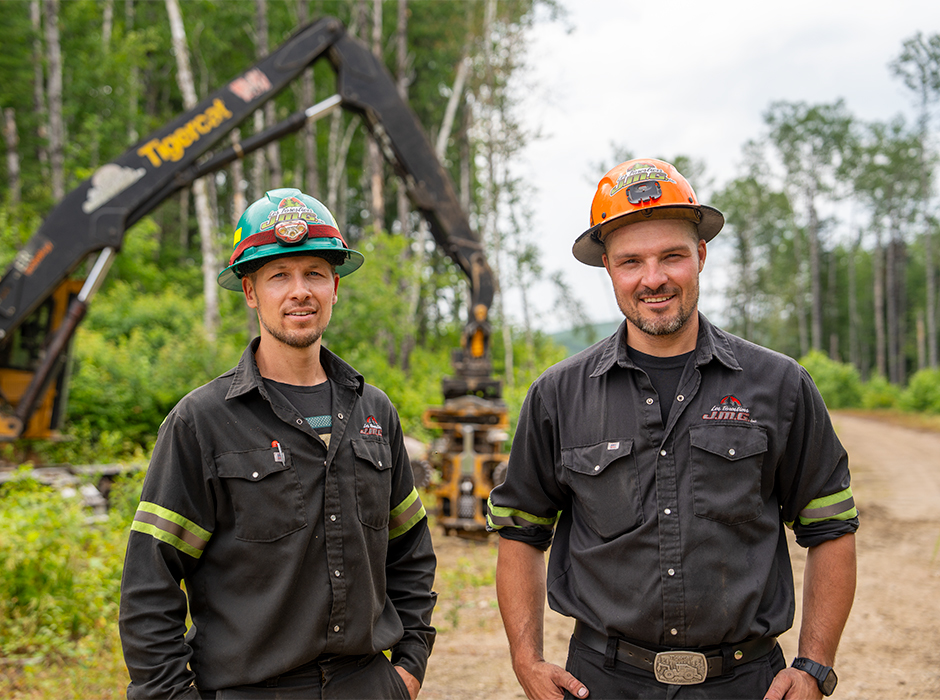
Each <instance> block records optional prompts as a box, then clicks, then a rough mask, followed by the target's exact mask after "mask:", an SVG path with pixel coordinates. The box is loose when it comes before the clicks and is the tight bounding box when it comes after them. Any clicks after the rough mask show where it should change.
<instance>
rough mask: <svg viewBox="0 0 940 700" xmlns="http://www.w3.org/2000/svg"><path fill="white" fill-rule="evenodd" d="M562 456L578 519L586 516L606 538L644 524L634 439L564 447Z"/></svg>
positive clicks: (575, 516) (590, 525) (589, 523)
mask: <svg viewBox="0 0 940 700" xmlns="http://www.w3.org/2000/svg"><path fill="white" fill-rule="evenodd" d="M561 457H562V460H563V463H564V466H565V476H566V478H567V480H568V484H569V485H570V487H571V492H572V501H573V506H574V513H573V515H574V518H575V520H577V519H578V518H579V517H580V518H583V519H584V521H585V523H586V524H587V525H588V526H589V527H590V528H591V529H593V530H594V531H595V532H597V533H598V534H599V535H600V536H601V537H603V538H605V539H612V538H614V537H617V536H619V535H622V534H624V533H626V532H629V531H630V530H633V529H634V528H636V527H638V526H639V525H641V524H642V522H643V511H642V509H641V507H640V493H639V485H638V474H637V467H636V458H635V457H634V455H633V440H613V441H606V442H601V443H598V444H596V445H585V446H579V447H567V448H562V450H561Z"/></svg>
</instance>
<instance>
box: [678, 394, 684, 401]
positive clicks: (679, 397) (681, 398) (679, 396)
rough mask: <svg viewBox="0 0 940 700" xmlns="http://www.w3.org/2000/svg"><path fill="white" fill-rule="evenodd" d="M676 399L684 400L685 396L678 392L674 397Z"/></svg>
mask: <svg viewBox="0 0 940 700" xmlns="http://www.w3.org/2000/svg"><path fill="white" fill-rule="evenodd" d="M676 401H685V397H684V396H683V395H682V394H679V395H678V396H677V397H676Z"/></svg>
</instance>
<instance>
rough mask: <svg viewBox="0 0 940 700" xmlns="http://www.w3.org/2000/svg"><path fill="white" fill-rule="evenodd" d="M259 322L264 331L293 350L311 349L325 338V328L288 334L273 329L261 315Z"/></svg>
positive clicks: (278, 329)
mask: <svg viewBox="0 0 940 700" xmlns="http://www.w3.org/2000/svg"><path fill="white" fill-rule="evenodd" d="M258 320H259V321H260V323H261V325H262V326H263V327H264V329H265V330H266V331H267V332H268V334H269V335H271V336H272V337H273V338H274V339H275V340H279V341H281V342H282V343H284V344H285V345H287V346H289V347H292V348H309V347H310V346H311V345H313V344H314V343H316V342H317V341H318V340H320V338H321V337H322V336H323V330H324V328H325V327H324V328H320V327H317V328H311V329H310V330H306V331H293V332H287V331H285V330H283V329H280V328H272V327H271V326H269V325H268V324H267V322H265V320H264V317H263V316H262V315H261V314H260V313H259V314H258Z"/></svg>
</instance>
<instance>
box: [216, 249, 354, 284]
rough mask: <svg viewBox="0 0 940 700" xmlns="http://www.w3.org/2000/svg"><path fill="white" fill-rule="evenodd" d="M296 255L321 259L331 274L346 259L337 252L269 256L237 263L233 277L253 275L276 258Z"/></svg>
mask: <svg viewBox="0 0 940 700" xmlns="http://www.w3.org/2000/svg"><path fill="white" fill-rule="evenodd" d="M298 255H312V256H313V257H316V258H323V259H324V260H326V262H327V263H328V264H329V266H330V268H332V270H333V272H336V268H337V267H339V266H340V265H342V264H343V263H344V262H346V258H347V257H348V256H347V254H346V253H343V252H340V251H338V250H324V251H322V252H321V251H313V250H297V251H294V252H290V253H284V254H283V255H269V256H267V257H264V258H255V259H254V260H246V261H245V262H243V263H239V264H238V265H237V266H236V267H235V275H236V276H237V277H238V278H239V279H241V278H242V277H247V276H249V275H253V274H255V273H256V272H257V271H258V270H260V269H261V268H262V267H264V266H265V265H267V264H268V263H269V262H271V261H272V260H277V259H278V258H292V257H296V256H298Z"/></svg>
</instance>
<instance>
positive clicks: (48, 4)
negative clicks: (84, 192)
mask: <svg viewBox="0 0 940 700" xmlns="http://www.w3.org/2000/svg"><path fill="white" fill-rule="evenodd" d="M43 11H44V15H45V17H44V19H45V38H46V56H47V59H48V65H49V76H48V85H47V94H48V100H49V161H50V164H51V166H52V197H53V199H55V201H56V202H59V201H61V200H62V198H63V197H64V196H65V122H64V121H63V120H62V47H61V45H60V43H59V0H43Z"/></svg>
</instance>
